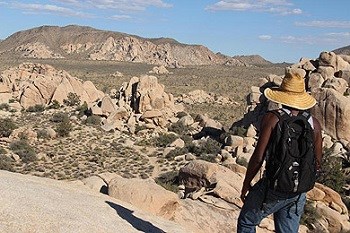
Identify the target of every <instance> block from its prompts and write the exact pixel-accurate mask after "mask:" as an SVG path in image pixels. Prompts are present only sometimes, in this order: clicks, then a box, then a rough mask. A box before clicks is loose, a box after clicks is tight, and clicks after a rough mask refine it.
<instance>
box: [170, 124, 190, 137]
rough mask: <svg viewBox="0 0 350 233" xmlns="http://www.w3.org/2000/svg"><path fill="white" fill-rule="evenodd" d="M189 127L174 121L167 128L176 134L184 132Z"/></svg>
mask: <svg viewBox="0 0 350 233" xmlns="http://www.w3.org/2000/svg"><path fill="white" fill-rule="evenodd" d="M189 129H190V128H189V127H188V126H186V125H184V124H182V123H181V122H175V123H173V124H171V125H170V126H169V127H168V130H169V131H171V132H174V133H176V134H178V135H183V134H186V133H187V132H188V131H189Z"/></svg>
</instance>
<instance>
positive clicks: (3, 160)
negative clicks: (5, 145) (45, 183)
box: [0, 154, 14, 171]
mask: <svg viewBox="0 0 350 233" xmlns="http://www.w3.org/2000/svg"><path fill="white" fill-rule="evenodd" d="M0 170H6V171H13V170H14V169H13V167H12V160H11V159H10V158H9V157H7V156H6V155H4V154H0Z"/></svg>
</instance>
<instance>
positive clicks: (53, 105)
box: [48, 100, 61, 109]
mask: <svg viewBox="0 0 350 233" xmlns="http://www.w3.org/2000/svg"><path fill="white" fill-rule="evenodd" d="M48 108H49V109H59V108H61V104H60V102H58V101H57V100H53V101H51V104H50V105H49V106H48Z"/></svg>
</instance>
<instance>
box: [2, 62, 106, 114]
mask: <svg viewBox="0 0 350 233" xmlns="http://www.w3.org/2000/svg"><path fill="white" fill-rule="evenodd" d="M0 87H1V90H2V91H0V97H1V98H0V99H2V102H9V101H10V100H12V101H13V100H17V101H18V102H19V103H20V104H21V106H22V107H23V108H25V109H26V108H28V107H30V106H34V105H38V104H39V105H43V106H46V105H48V104H50V103H52V102H53V101H54V100H56V101H58V102H59V103H60V104H63V102H64V100H66V99H68V95H69V94H70V93H72V94H76V95H77V96H78V97H79V99H80V101H81V103H83V102H84V101H85V102H87V103H88V104H89V103H92V102H95V101H96V100H97V99H99V98H101V97H102V96H103V95H104V94H103V93H102V92H101V91H99V90H97V89H96V87H95V86H94V85H93V83H92V82H90V81H86V82H82V81H81V80H79V79H77V78H75V77H72V76H71V75H70V74H68V73H67V72H66V71H63V70H56V69H55V68H53V67H52V66H50V65H42V64H33V63H23V64H21V65H19V66H18V67H14V68H10V69H8V70H5V71H3V72H2V73H1V74H0Z"/></svg>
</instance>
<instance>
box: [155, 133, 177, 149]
mask: <svg viewBox="0 0 350 233" xmlns="http://www.w3.org/2000/svg"><path fill="white" fill-rule="evenodd" d="M177 138H178V137H177V136H176V135H174V134H167V133H160V134H159V136H158V137H156V138H154V141H153V142H154V146H156V147H166V146H167V145H169V144H170V143H172V142H173V141H175V140H176V139H177Z"/></svg>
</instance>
